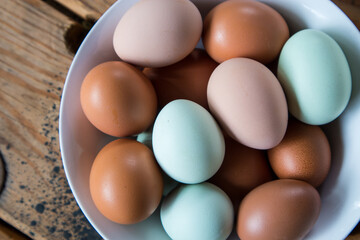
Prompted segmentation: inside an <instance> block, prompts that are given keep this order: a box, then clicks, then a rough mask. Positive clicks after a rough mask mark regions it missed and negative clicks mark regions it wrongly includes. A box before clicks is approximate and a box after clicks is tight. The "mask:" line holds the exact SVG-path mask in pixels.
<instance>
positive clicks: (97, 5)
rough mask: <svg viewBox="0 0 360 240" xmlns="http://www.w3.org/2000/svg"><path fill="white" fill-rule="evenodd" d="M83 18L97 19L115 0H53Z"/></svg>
mask: <svg viewBox="0 0 360 240" xmlns="http://www.w3.org/2000/svg"><path fill="white" fill-rule="evenodd" d="M55 1H56V2H58V3H59V4H61V5H63V6H65V7H66V8H68V9H69V10H71V11H72V12H74V13H76V14H77V15H79V16H80V17H82V18H83V19H87V18H93V19H99V18H100V16H101V15H102V14H103V13H104V12H105V11H106V10H107V9H108V8H109V6H111V5H112V4H113V3H114V2H116V0H93V1H91V0H55Z"/></svg>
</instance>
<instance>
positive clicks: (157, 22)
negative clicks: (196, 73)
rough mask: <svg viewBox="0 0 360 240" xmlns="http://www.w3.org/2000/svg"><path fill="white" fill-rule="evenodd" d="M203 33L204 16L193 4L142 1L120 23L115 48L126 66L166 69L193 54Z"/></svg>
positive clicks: (189, 2)
mask: <svg viewBox="0 0 360 240" xmlns="http://www.w3.org/2000/svg"><path fill="white" fill-rule="evenodd" d="M201 32H202V19H201V15H200V12H199V10H198V9H197V8H196V6H195V5H194V4H193V3H192V2H191V1H189V0H172V1H168V0H141V1H139V2H137V3H136V4H135V5H134V6H132V7H131V8H130V9H129V10H128V11H127V12H126V13H125V14H124V16H123V17H122V18H121V19H120V21H119V23H118V25H117V26H116V28H115V32H114V37H113V45H114V49H115V52H116V53H117V55H118V56H119V57H120V58H121V59H122V60H124V61H126V62H129V63H132V64H135V65H139V66H142V67H164V66H167V65H170V64H173V63H175V62H178V61H180V60H181V59H183V58H185V57H186V56H187V55H188V54H190V52H191V51H192V50H193V49H194V48H195V46H196V44H197V43H198V41H199V40H200V37H201Z"/></svg>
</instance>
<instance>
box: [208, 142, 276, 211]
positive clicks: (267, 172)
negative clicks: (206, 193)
mask: <svg viewBox="0 0 360 240" xmlns="http://www.w3.org/2000/svg"><path fill="white" fill-rule="evenodd" d="M273 178H274V176H273V172H272V170H271V168H270V165H269V162H268V159H267V158H266V152H265V151H262V150H257V149H253V148H249V147H246V146H244V145H242V144H240V143H238V142H236V141H235V140H233V139H231V138H230V137H225V157H224V161H223V163H222V165H221V167H220V169H219V170H218V171H217V172H216V174H215V175H214V176H213V177H212V178H211V179H209V182H211V183H213V184H215V185H216V186H218V187H220V188H221V189H222V190H223V191H224V192H225V193H226V194H227V195H228V196H229V197H230V199H231V201H232V203H233V205H234V208H235V211H237V209H238V207H239V204H240V201H241V200H242V198H243V197H245V195H246V194H247V193H249V192H250V191H251V190H252V189H254V188H255V187H257V186H259V185H261V184H263V183H265V182H268V181H271V180H273Z"/></svg>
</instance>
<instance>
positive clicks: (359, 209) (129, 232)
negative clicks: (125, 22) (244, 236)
mask: <svg viewBox="0 0 360 240" xmlns="http://www.w3.org/2000/svg"><path fill="white" fill-rule="evenodd" d="M137 1H138V0H119V1H117V2H116V3H115V4H114V5H113V6H112V7H111V8H109V10H108V11H107V12H106V13H105V14H104V15H103V16H102V17H101V18H100V19H99V21H98V22H97V23H96V25H95V26H94V27H93V28H92V30H91V31H90V33H89V34H88V35H87V37H86V39H85V40H84V42H83V44H82V45H81V47H80V48H79V50H78V52H77V54H76V56H75V58H74V60H73V62H72V65H71V67H70V69H69V72H68V75H67V78H66V82H65V86H64V92H63V95H62V99H61V106H60V126H59V130H60V131H59V132H60V148H61V154H62V159H63V164H64V169H65V173H66V176H67V179H68V182H69V184H70V187H71V189H72V192H73V194H74V196H75V199H76V201H77V203H78V204H79V206H80V208H81V209H82V211H83V212H84V214H85V216H86V217H87V219H88V220H89V221H90V223H91V224H92V225H93V226H94V228H95V229H96V230H97V231H98V232H99V233H100V235H101V236H102V237H103V238H105V239H120V238H121V239H127V240H133V239H157V240H160V239H169V238H168V236H167V235H166V233H165V232H164V230H163V229H162V226H161V223H160V220H159V212H158V211H157V212H155V214H154V215H153V216H151V217H150V218H149V219H147V220H145V221H144V222H141V223H139V224H135V225H120V224H116V223H114V222H111V221H110V220H108V219H106V218H105V217H104V216H103V215H102V214H101V213H100V212H99V211H98V210H97V209H96V207H95V205H94V203H93V201H92V199H91V196H90V191H89V173H90V168H91V164H92V161H93V159H94V157H95V155H96V153H97V152H98V150H99V149H100V148H101V147H102V146H103V145H104V144H105V143H107V142H109V141H110V140H112V139H113V138H111V137H109V136H106V135H105V134H102V133H100V132H99V131H98V130H96V129H95V128H94V127H93V126H92V125H91V124H90V123H89V121H88V120H87V119H86V117H85V116H84V114H83V112H82V110H81V107H80V98H79V93H80V86H81V82H82V80H83V79H84V77H85V75H86V74H87V72H88V71H89V70H90V69H91V68H92V67H94V66H96V65H97V64H99V63H102V62H104V61H108V60H116V59H118V57H117V56H116V54H115V52H114V50H113V47H112V35H113V32H114V29H115V26H116V24H117V22H118V21H119V19H120V18H121V16H122V15H123V14H124V12H125V11H126V10H127V9H128V8H129V7H130V6H132V5H133V4H134V3H135V2H137ZM193 2H194V3H195V4H196V5H197V6H198V7H199V9H200V11H201V13H202V14H203V16H204V14H206V12H208V11H209V9H211V8H212V7H213V6H215V5H216V4H217V3H219V2H221V1H220V0H194V1H193ZM263 2H265V3H266V4H269V5H270V6H272V7H273V8H275V9H276V10H278V11H279V12H280V13H281V14H282V15H283V17H284V18H285V19H286V21H287V23H288V25H289V27H290V31H291V33H294V32H295V31H298V30H300V29H304V28H315V29H320V30H322V31H324V32H326V33H328V34H329V35H330V36H332V37H333V38H334V39H335V40H336V41H337V42H338V43H339V45H340V46H341V47H342V49H343V50H344V52H345V55H346V57H347V59H348V61H349V64H350V67H351V71H352V77H353V91H352V97H351V101H350V103H349V105H348V107H347V109H346V110H345V112H344V113H343V114H342V115H341V117H340V118H338V119H337V120H336V121H334V122H332V123H331V124H329V125H326V126H323V129H324V130H325V132H326V134H327V136H328V138H329V141H330V144H331V148H332V160H333V162H332V167H331V171H330V174H329V176H328V178H327V180H326V181H325V183H324V184H323V186H322V187H321V189H320V194H321V198H322V207H321V213H320V217H319V219H318V221H317V223H316V225H315V227H314V228H313V230H312V231H311V232H310V234H309V235H308V236H307V239H324V240H325V239H326V240H328V239H344V238H345V237H346V236H347V235H348V234H349V233H350V232H351V230H352V229H353V228H354V227H355V226H356V224H357V223H358V222H359V218H360V187H359V185H360V33H359V31H358V29H357V28H356V27H355V26H354V25H353V23H352V22H351V21H350V20H349V19H348V18H347V17H346V15H345V14H344V13H343V12H341V10H339V9H338V8H337V7H336V6H335V5H334V4H333V3H332V2H331V1H329V0H316V1H314V0H292V1H289V0H263ZM200 45H201V43H200ZM230 239H237V237H236V235H235V234H233V235H232V236H231V237H230Z"/></svg>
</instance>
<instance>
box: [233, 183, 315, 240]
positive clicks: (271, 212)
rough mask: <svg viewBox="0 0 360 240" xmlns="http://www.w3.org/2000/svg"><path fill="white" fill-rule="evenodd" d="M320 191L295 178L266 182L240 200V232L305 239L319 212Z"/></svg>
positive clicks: (274, 239) (250, 238) (254, 237)
mask: <svg viewBox="0 0 360 240" xmlns="http://www.w3.org/2000/svg"><path fill="white" fill-rule="evenodd" d="M320 205H321V202H320V195H319V193H318V192H317V191H316V189H315V188H314V187H313V186H311V185H310V184H308V183H306V182H303V181H299V180H293V179H280V180H275V181H271V182H267V183H264V184H263V185H260V186H259V187H257V188H255V189H254V190H252V191H251V192H250V193H249V194H248V195H247V196H246V197H245V198H244V199H243V201H242V202H241V205H240V208H239V213H238V222H237V233H238V235H239V237H240V238H241V239H246V240H263V239H268V240H278V239H303V238H304V237H305V236H306V234H307V233H308V232H309V231H310V230H311V228H312V227H313V226H314V224H315V222H316V220H317V218H318V216H319V213H320Z"/></svg>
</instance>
